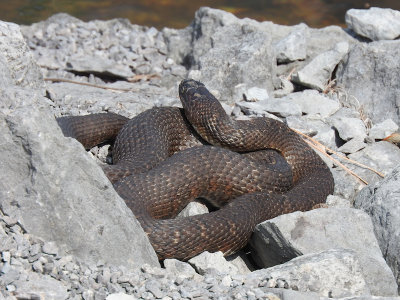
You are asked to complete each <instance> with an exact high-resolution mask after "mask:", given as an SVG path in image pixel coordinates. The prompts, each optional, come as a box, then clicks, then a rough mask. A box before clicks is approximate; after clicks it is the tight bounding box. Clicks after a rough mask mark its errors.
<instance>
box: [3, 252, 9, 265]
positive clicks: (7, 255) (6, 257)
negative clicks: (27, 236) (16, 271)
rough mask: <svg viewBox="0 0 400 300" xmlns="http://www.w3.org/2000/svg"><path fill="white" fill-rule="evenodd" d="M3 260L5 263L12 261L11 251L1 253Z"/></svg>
mask: <svg viewBox="0 0 400 300" xmlns="http://www.w3.org/2000/svg"><path fill="white" fill-rule="evenodd" d="M1 258H2V260H3V261H4V262H8V263H9V262H10V260H11V254H10V251H3V252H2V253H1Z"/></svg>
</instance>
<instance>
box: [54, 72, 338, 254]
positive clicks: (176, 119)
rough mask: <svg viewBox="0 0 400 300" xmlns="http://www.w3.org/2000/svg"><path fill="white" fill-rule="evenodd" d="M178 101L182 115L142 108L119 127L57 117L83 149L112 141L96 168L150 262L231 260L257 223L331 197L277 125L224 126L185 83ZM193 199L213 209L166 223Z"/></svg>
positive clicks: (323, 176) (329, 180) (207, 97)
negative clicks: (219, 255) (205, 256)
mask: <svg viewBox="0 0 400 300" xmlns="http://www.w3.org/2000/svg"><path fill="white" fill-rule="evenodd" d="M179 96H180V99H181V102H182V105H183V109H179V108H172V107H164V108H152V109H150V110H147V111H145V112H143V113H141V114H139V115H138V116H136V117H134V118H133V119H131V120H129V121H128V120H127V119H126V118H124V117H122V116H119V115H116V114H111V113H107V114H95V115H89V116H80V117H63V118H59V119H57V121H58V123H59V125H60V127H61V129H62V130H63V132H64V134H65V135H66V136H71V137H74V138H76V139H78V140H79V141H80V142H81V143H82V144H83V145H84V146H85V147H86V148H90V147H92V146H94V145H96V144H99V143H101V142H103V141H105V140H109V139H114V138H115V143H114V148H113V163H114V165H110V166H106V167H105V168H104V169H105V172H106V174H107V175H108V177H109V178H110V180H111V181H112V182H114V187H115V189H116V190H117V192H118V193H119V195H120V196H121V197H122V198H123V199H124V200H125V202H126V204H127V205H128V207H129V208H130V209H131V210H132V211H133V213H134V214H135V216H136V217H137V219H138V220H139V222H140V224H141V225H142V227H143V229H144V231H145V232H146V233H147V235H148V237H149V239H150V242H151V244H152V245H153V247H154V249H155V251H156V253H157V255H158V257H159V259H165V258H171V257H173V258H177V259H182V260H186V259H189V258H191V257H193V256H195V255H197V254H199V253H201V252H202V251H205V250H207V251H210V252H215V251H222V252H224V253H225V254H231V253H233V252H234V251H236V250H238V249H240V248H242V247H243V246H244V245H245V244H246V243H247V241H248V239H249V238H250V236H251V233H252V232H253V229H254V227H255V226H256V225H257V224H258V223H261V222H263V221H265V220H267V219H270V218H273V217H275V216H277V215H280V214H284V213H289V212H293V211H296V210H301V211H305V210H309V209H311V208H312V207H313V206H314V205H316V204H319V203H322V202H324V201H325V199H326V197H327V195H329V194H330V193H332V192H333V177H332V174H331V172H330V170H329V168H328V167H327V166H326V165H325V163H324V162H323V161H322V160H321V158H320V157H319V156H318V155H317V154H316V153H315V152H314V151H313V150H312V149H311V148H310V147H309V146H308V145H307V144H306V143H305V142H304V141H303V140H302V139H301V138H300V137H299V136H298V135H297V134H296V133H295V132H293V131H292V130H291V129H290V128H288V127H287V126H286V125H285V124H284V123H282V122H279V121H276V120H273V119H269V118H255V119H251V120H248V121H238V120H233V119H231V118H230V117H229V116H228V115H226V113H225V111H224V110H223V108H222V106H221V104H220V103H219V102H218V100H217V99H216V98H215V97H214V96H213V95H212V94H211V93H210V92H209V91H208V90H207V89H206V88H205V86H204V85H203V84H202V83H200V82H196V81H194V80H183V81H182V82H181V84H180V86H179ZM193 129H195V130H193ZM211 145H213V146H211ZM216 146H218V147H216ZM264 149H274V150H276V151H278V152H279V153H280V154H281V155H279V154H276V153H275V154H271V153H270V152H267V151H265V150H264ZM258 150H261V151H258ZM234 151H235V152H234ZM270 151H271V150H270ZM238 152H240V153H243V152H247V153H245V154H239V153H238ZM272 152H274V151H272ZM264 155H265V156H264ZM260 157H262V158H261V161H259V160H258V159H259V158H260ZM282 157H283V158H284V159H285V160H286V162H287V164H288V165H289V166H290V167H287V164H286V163H285V162H281V160H282ZM198 197H203V198H206V199H208V200H209V201H210V203H211V204H212V205H213V206H216V207H221V208H220V209H219V210H216V211H212V212H211V213H209V214H204V215H197V216H192V217H187V218H177V219H173V217H175V216H176V215H177V213H179V211H180V210H181V209H182V208H184V207H185V206H186V204H187V203H188V202H189V201H191V200H193V199H195V198H198ZM232 199H234V200H233V201H231V200H232Z"/></svg>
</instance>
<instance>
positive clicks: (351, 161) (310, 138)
mask: <svg viewBox="0 0 400 300" xmlns="http://www.w3.org/2000/svg"><path fill="white" fill-rule="evenodd" d="M294 131H295V132H297V133H298V134H300V135H302V136H304V137H306V138H307V139H309V140H311V141H312V142H313V143H315V144H317V145H319V146H320V147H322V148H323V149H325V150H327V151H328V152H330V153H332V154H335V155H337V156H339V157H340V158H342V159H344V160H347V161H348V162H350V163H352V164H354V165H357V166H359V167H362V168H364V169H368V170H370V171H372V172H374V173H376V174H378V175H379V176H380V177H382V178H383V177H385V175H384V174H382V173H380V172H378V171H377V170H375V169H372V168H371V167H368V166H366V165H364V164H362V163H359V162H358V161H355V160H352V159H350V158H348V157H346V156H344V155H342V154H340V153H338V152H336V151H334V150H332V149H330V148H328V147H326V146H325V145H322V144H321V143H320V142H318V141H316V140H315V139H313V138H312V137H309V136H308V135H305V134H304V133H301V132H299V131H297V130H294Z"/></svg>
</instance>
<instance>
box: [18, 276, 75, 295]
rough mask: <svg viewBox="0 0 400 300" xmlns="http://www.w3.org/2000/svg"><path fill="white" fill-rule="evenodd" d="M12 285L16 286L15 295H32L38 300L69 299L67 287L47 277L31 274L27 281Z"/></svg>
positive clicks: (19, 281)
mask: <svg viewBox="0 0 400 300" xmlns="http://www.w3.org/2000/svg"><path fill="white" fill-rule="evenodd" d="M13 284H14V285H15V286H16V291H15V293H16V294H17V295H18V294H22V295H24V294H25V295H29V294H34V295H36V296H37V297H39V299H55V300H64V299H67V298H68V297H69V295H68V292H67V287H66V286H65V285H63V284H62V283H61V282H60V281H58V280H55V279H54V278H51V277H50V276H48V275H42V276H39V275H38V274H36V273H33V272H32V273H30V274H29V278H28V280H17V281H15V282H14V283H13Z"/></svg>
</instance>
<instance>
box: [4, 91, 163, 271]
mask: <svg viewBox="0 0 400 300" xmlns="http://www.w3.org/2000/svg"><path fill="white" fill-rule="evenodd" d="M0 98H1V103H2V107H1V112H0V123H1V126H0V132H1V136H2V137H3V141H2V143H1V145H0V149H1V153H2V159H1V162H0V163H1V169H2V172H1V174H0V190H1V192H0V200H1V204H2V208H3V210H4V212H5V213H6V214H8V215H10V216H13V217H15V218H17V219H18V220H20V221H21V223H22V224H23V227H24V228H25V229H26V230H27V231H28V232H30V233H32V234H35V235H37V236H40V237H42V238H44V239H45V240H54V241H56V242H57V244H58V245H59V247H61V248H62V250H63V251H64V252H69V253H73V254H75V255H76V256H77V257H79V258H80V259H83V260H85V261H87V262H91V263H95V262H97V261H98V260H99V259H102V260H104V261H107V262H109V263H114V264H117V265H130V266H140V265H141V264H143V263H146V262H147V263H150V264H153V265H158V261H157V257H156V256H155V253H154V250H153V249H152V247H151V246H150V244H149V242H148V239H147V237H146V236H145V234H144V232H143V230H142V229H141V227H140V225H139V223H138V222H137V221H136V219H135V218H134V216H133V214H132V212H131V211H130V210H129V209H128V208H127V206H126V205H125V203H124V202H123V200H122V199H121V198H120V197H119V196H118V195H117V193H116V192H115V191H114V189H113V188H112V185H111V184H110V182H109V181H108V179H107V178H106V177H105V175H104V173H103V171H102V170H101V168H100V167H99V166H98V165H97V164H96V163H95V161H94V160H93V159H92V158H91V157H90V155H89V154H88V153H86V152H85V151H84V149H83V147H82V146H81V145H80V144H79V143H78V142H77V141H74V140H71V139H67V138H65V137H64V136H63V135H62V132H61V130H60V129H59V128H58V125H57V123H56V121H55V119H54V117H53V116H52V115H51V113H50V112H49V110H48V109H47V108H46V106H47V103H46V99H45V98H42V97H40V96H38V95H35V93H34V92H32V91H25V90H18V89H12V88H10V89H8V90H6V91H2V93H1V94H0ZM49 229H50V230H49Z"/></svg>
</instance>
